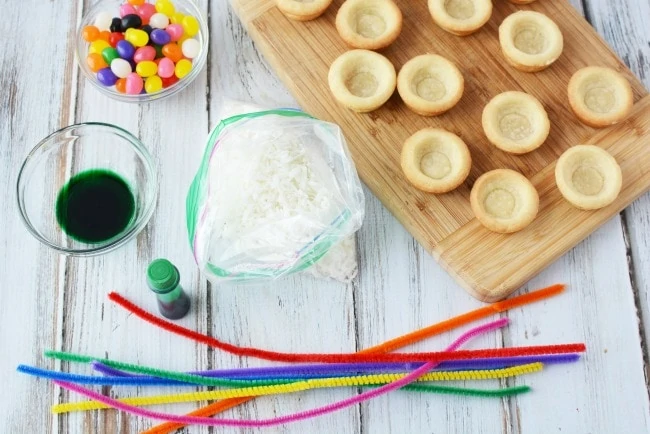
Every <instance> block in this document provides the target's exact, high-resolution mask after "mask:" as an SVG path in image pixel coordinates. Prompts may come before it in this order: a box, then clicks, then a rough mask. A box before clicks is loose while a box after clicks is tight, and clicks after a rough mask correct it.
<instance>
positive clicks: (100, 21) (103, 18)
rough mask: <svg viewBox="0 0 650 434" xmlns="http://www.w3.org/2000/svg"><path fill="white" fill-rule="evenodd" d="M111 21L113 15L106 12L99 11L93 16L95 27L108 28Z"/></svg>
mask: <svg viewBox="0 0 650 434" xmlns="http://www.w3.org/2000/svg"><path fill="white" fill-rule="evenodd" d="M111 21H113V15H111V14H109V13H108V12H100V13H98V14H97V18H95V27H97V28H98V29H99V30H100V31H101V30H108V29H109V27H111Z"/></svg>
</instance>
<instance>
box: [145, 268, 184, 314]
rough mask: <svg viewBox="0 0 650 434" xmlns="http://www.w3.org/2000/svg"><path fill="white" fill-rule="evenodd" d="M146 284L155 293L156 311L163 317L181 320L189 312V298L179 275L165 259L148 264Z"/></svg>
mask: <svg viewBox="0 0 650 434" xmlns="http://www.w3.org/2000/svg"><path fill="white" fill-rule="evenodd" d="M147 283H148V284H149V288H151V290H152V291H153V292H155V293H156V298H157V299H158V310H159V311H160V313H161V314H162V315H163V316H164V317H166V318H169V319H179V318H183V317H184V316H185V315H186V314H187V312H188V311H189V310H190V298H189V297H188V296H187V294H185V291H183V287H182V286H181V275H180V273H179V272H178V269H177V268H176V267H175V266H174V265H173V264H172V263H171V262H169V261H168V260H167V259H156V260H155V261H153V262H152V263H151V264H149V267H148V268H147Z"/></svg>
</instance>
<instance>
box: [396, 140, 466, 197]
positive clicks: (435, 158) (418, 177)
mask: <svg viewBox="0 0 650 434" xmlns="http://www.w3.org/2000/svg"><path fill="white" fill-rule="evenodd" d="M401 165H402V170H403V171H404V175H405V176H406V179H407V180H408V181H409V182H410V183H411V184H413V185H414V186H415V187H416V188H417V189H419V190H422V191H425V192H427V193H447V192H449V191H451V190H453V189H455V188H456V187H458V186H459V185H460V184H462V183H463V182H464V181H465V179H466V178H467V175H469V170H470V168H471V167H472V157H471V156H470V153H469V149H467V145H466V144H465V142H463V140H462V139H461V138H460V137H458V136H457V135H455V134H453V133H450V132H449V131H446V130H443V129H440V128H425V129H423V130H420V131H418V132H417V133H415V134H413V135H412V136H411V137H409V138H408V139H406V142H404V147H403V148H402V156H401Z"/></svg>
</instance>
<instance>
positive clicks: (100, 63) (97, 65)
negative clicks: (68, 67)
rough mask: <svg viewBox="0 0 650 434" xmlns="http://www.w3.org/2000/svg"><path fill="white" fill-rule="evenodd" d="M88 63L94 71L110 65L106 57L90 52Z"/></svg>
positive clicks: (87, 58)
mask: <svg viewBox="0 0 650 434" xmlns="http://www.w3.org/2000/svg"><path fill="white" fill-rule="evenodd" d="M170 62H171V60H170ZM86 65H88V68H90V70H91V71H92V72H97V71H99V70H100V69H104V68H106V67H107V66H108V64H107V63H106V61H105V60H104V58H103V57H102V56H101V55H100V54H98V53H92V54H89V55H88V57H86ZM172 65H173V63H172ZM172 68H173V66H172ZM172 71H173V70H172Z"/></svg>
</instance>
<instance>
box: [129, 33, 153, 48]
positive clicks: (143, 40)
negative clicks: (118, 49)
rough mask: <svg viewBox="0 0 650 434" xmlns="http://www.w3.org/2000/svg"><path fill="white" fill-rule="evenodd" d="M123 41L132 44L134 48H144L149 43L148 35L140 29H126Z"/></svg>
mask: <svg viewBox="0 0 650 434" xmlns="http://www.w3.org/2000/svg"><path fill="white" fill-rule="evenodd" d="M124 39H126V40H127V41H129V42H130V43H131V44H133V46H134V47H144V46H145V45H147V42H149V35H147V32H144V31H142V30H140V29H127V30H126V32H125V33H124Z"/></svg>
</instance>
